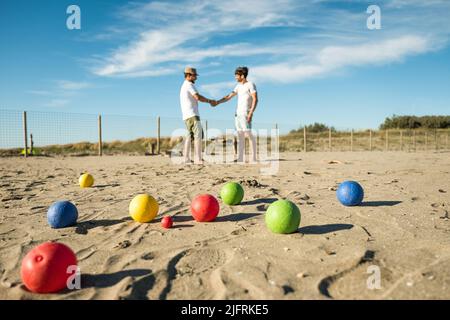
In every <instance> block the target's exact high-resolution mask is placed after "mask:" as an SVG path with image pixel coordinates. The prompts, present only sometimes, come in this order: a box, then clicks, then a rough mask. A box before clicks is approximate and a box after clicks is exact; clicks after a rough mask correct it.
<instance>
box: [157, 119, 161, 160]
mask: <svg viewBox="0 0 450 320" xmlns="http://www.w3.org/2000/svg"><path fill="white" fill-rule="evenodd" d="M156 130H157V132H156V154H159V153H160V152H161V118H160V117H158V118H157V119H156Z"/></svg>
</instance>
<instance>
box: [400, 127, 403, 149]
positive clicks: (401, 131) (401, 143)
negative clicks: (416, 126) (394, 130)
mask: <svg viewBox="0 0 450 320" xmlns="http://www.w3.org/2000/svg"><path fill="white" fill-rule="evenodd" d="M400 151H403V130H400Z"/></svg>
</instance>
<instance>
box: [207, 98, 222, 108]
mask: <svg viewBox="0 0 450 320" xmlns="http://www.w3.org/2000/svg"><path fill="white" fill-rule="evenodd" d="M208 100H209V101H208V102H209V104H210V105H211V107H215V106H217V105H218V104H219V103H220V102H219V101H217V100H212V99H208Z"/></svg>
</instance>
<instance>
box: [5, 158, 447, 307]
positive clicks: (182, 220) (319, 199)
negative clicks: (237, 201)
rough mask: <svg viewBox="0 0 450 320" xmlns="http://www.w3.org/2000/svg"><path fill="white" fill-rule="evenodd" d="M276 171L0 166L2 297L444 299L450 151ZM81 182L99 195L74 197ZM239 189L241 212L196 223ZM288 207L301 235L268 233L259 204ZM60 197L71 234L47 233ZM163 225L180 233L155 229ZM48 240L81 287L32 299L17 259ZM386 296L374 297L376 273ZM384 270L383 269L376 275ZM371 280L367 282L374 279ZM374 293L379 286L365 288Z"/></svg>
mask: <svg viewBox="0 0 450 320" xmlns="http://www.w3.org/2000/svg"><path fill="white" fill-rule="evenodd" d="M281 158H282V160H281V161H280V171H279V173H278V174H276V175H273V176H264V175H260V173H259V165H205V166H204V167H198V166H187V167H185V166H180V165H173V164H171V162H170V159H169V158H168V157H164V156H153V157H140V156H104V157H102V158H99V157H65V158H62V157H61V158H44V157H42V158H30V159H17V158H2V159H0V168H1V173H0V177H1V179H0V199H1V200H0V222H1V224H0V298H1V299H449V298H450V219H449V218H450V216H449V214H448V211H450V153H444V152H442V153H433V152H428V153H425V152H421V153H402V152H353V153H350V152H347V153H333V152H326V153H321V152H315V153H306V154H305V153H286V154H282V155H281ZM84 171H88V172H90V173H91V174H93V176H94V178H95V187H93V188H89V189H81V188H80V187H79V186H78V176H79V175H80V174H81V173H82V172H84ZM345 179H353V180H357V181H359V182H360V183H361V184H362V185H363V186H364V189H365V193H366V196H365V199H364V201H365V202H364V204H363V205H362V206H359V207H351V208H350V207H344V206H342V205H340V204H339V203H338V201H337V200H336V197H335V191H334V190H335V188H336V186H337V184H338V183H339V182H340V181H342V180H345ZM232 180H233V181H240V180H244V184H243V185H244V188H245V198H244V202H243V203H242V205H239V206H235V207H229V206H226V205H224V204H223V203H221V212H220V215H219V217H218V218H217V220H216V222H214V223H197V222H195V221H194V220H193V219H192V217H191V215H190V213H189V205H190V200H191V199H192V198H193V197H194V196H195V195H197V194H199V193H206V192H208V193H212V194H214V195H218V194H219V190H220V187H221V186H222V185H223V183H224V182H226V181H232ZM142 192H147V193H149V194H151V195H153V196H154V197H155V198H157V199H158V201H159V203H160V215H159V216H158V217H157V219H155V220H153V221H152V222H151V223H146V224H139V223H137V222H134V221H132V220H131V219H130V217H129V215H128V204H129V202H130V200H131V199H132V198H133V196H135V195H136V194H138V193H142ZM278 198H286V199H289V200H291V201H293V202H295V203H296V204H297V205H298V206H299V208H300V210H301V214H302V219H301V224H300V229H299V230H298V232H297V233H294V234H290V235H277V234H272V233H271V232H270V231H269V230H268V229H267V228H266V226H265V224H264V212H265V210H266V208H267V206H268V205H269V204H270V203H271V202H272V201H274V200H275V199H278ZM62 199H67V200H70V201H72V202H73V203H74V204H75V205H76V206H77V208H78V211H79V221H78V225H77V226H74V227H68V228H64V229H51V228H50V227H49V226H48V224H47V221H46V212H47V208H48V207H49V206H50V205H51V204H52V202H54V201H56V200H62ZM163 215H173V216H174V227H173V228H172V229H163V228H162V227H161V224H160V219H161V217H162V216H163ZM45 241H59V242H61V243H64V244H67V245H69V246H70V247H71V248H72V249H73V250H74V251H75V253H76V255H77V257H78V260H79V266H80V269H81V273H82V278H81V279H82V281H81V282H82V283H81V284H82V288H81V289H80V290H65V291H63V292H61V293H57V294H47V295H41V294H33V293H30V292H27V291H26V290H25V289H24V286H23V285H22V282H21V279H20V264H21V260H22V258H23V257H24V255H25V254H26V253H27V252H28V251H29V250H30V249H32V248H33V247H34V246H36V245H38V244H40V243H42V242H45ZM373 268H375V269H376V270H379V274H380V282H379V284H380V288H378V289H377V288H373V287H371V288H368V285H367V282H368V279H369V280H370V279H373V278H369V277H374V276H376V274H377V272H375V273H374V274H372V272H373V270H375V269H373ZM377 268H378V269H377ZM368 272H369V273H368ZM371 283H375V282H371Z"/></svg>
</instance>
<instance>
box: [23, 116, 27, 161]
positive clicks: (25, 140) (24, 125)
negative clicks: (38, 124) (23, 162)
mask: <svg viewBox="0 0 450 320" xmlns="http://www.w3.org/2000/svg"><path fill="white" fill-rule="evenodd" d="M23 138H24V145H25V153H24V155H25V158H27V157H28V127H27V112H26V111H24V112H23Z"/></svg>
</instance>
